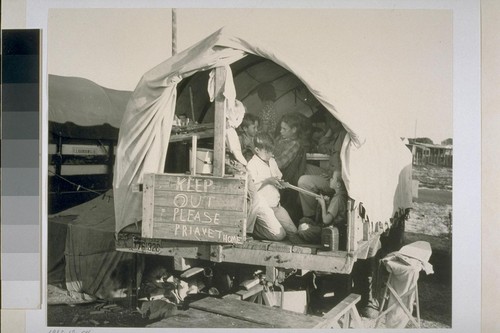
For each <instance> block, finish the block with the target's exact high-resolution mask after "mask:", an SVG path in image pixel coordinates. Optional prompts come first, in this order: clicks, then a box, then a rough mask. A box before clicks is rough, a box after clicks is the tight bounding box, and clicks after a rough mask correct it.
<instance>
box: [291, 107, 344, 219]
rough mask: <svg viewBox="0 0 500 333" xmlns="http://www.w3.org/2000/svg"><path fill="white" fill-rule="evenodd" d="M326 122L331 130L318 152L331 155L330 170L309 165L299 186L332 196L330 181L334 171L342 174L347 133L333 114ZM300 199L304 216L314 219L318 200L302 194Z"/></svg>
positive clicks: (321, 141) (300, 179)
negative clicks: (342, 158)
mask: <svg viewBox="0 0 500 333" xmlns="http://www.w3.org/2000/svg"><path fill="white" fill-rule="evenodd" d="M326 122H327V125H328V128H329V130H328V132H327V133H326V134H325V136H324V137H323V138H322V139H321V140H320V142H319V145H318V152H320V153H324V154H325V153H326V154H329V155H330V161H329V167H328V170H325V169H322V168H320V167H316V166H309V165H308V166H307V170H306V174H305V175H303V176H301V177H300V178H299V181H298V186H299V187H301V188H303V189H305V190H307V191H309V192H314V193H321V194H326V195H329V196H331V195H333V193H334V191H333V189H332V188H331V187H330V184H329V179H330V177H332V176H333V172H334V171H338V172H339V174H341V170H342V163H341V160H340V151H341V149H342V143H343V142H344V138H345V136H346V134H347V132H346V131H345V129H344V127H342V123H340V122H339V121H338V120H337V119H335V118H334V117H333V116H332V115H331V114H328V115H327V120H326ZM299 197H300V203H301V206H302V213H303V216H305V217H309V218H314V215H315V213H316V206H317V203H316V199H315V198H314V197H311V196H309V195H306V194H302V193H300V194H299Z"/></svg>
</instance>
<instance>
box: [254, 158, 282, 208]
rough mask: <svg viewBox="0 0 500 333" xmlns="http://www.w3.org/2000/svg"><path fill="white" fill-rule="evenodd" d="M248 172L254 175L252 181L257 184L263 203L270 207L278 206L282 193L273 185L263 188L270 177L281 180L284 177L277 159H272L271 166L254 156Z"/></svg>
mask: <svg viewBox="0 0 500 333" xmlns="http://www.w3.org/2000/svg"><path fill="white" fill-rule="evenodd" d="M247 170H248V171H249V172H250V174H251V175H252V179H253V181H254V182H255V187H256V188H257V192H258V194H259V197H260V199H261V200H262V202H263V203H265V204H267V205H269V207H276V206H278V204H279V202H280V192H279V191H278V189H277V188H276V187H274V186H273V185H271V184H267V185H264V186H262V182H263V181H264V180H265V179H267V178H269V177H276V178H278V179H281V177H282V176H283V174H282V173H281V171H280V169H279V168H278V164H276V161H275V159H274V158H271V159H270V160H269V164H267V163H266V162H264V161H263V160H262V159H261V158H260V157H258V156H257V155H254V156H253V157H252V158H251V159H250V161H248V165H247Z"/></svg>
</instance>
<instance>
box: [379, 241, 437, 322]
mask: <svg viewBox="0 0 500 333" xmlns="http://www.w3.org/2000/svg"><path fill="white" fill-rule="evenodd" d="M431 253H432V251H431V247H430V245H429V243H428V242H421V241H419V242H414V243H411V244H409V245H406V246H404V247H403V248H401V250H399V251H397V252H393V253H390V254H388V255H387V256H386V257H385V258H383V259H382V261H381V262H382V264H383V265H384V266H385V268H386V269H387V271H388V272H389V277H388V279H387V282H386V286H385V290H384V293H383V301H382V304H381V306H380V310H379V315H378V317H377V318H376V321H375V327H378V326H379V323H380V320H381V319H382V318H384V317H385V326H386V327H388V328H404V327H406V325H407V324H408V322H409V321H411V323H412V324H413V325H414V326H415V327H417V328H420V304H419V299H418V278H419V274H420V271H421V270H425V271H426V272H427V274H430V273H432V266H431V265H430V264H429V263H428V260H429V258H430V255H431ZM385 305H387V308H385V309H384V307H385ZM413 307H415V310H416V317H417V319H416V320H415V318H414V317H413Z"/></svg>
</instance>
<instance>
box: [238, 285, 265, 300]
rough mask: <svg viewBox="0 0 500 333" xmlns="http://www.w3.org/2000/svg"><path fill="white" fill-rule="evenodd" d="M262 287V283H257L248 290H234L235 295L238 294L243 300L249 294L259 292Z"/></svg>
mask: <svg viewBox="0 0 500 333" xmlns="http://www.w3.org/2000/svg"><path fill="white" fill-rule="evenodd" d="M262 288H263V287H262V285H260V284H258V285H256V286H253V287H252V288H250V289H248V290H238V291H237V292H236V295H238V296H240V298H241V299H243V300H244V299H247V298H249V297H250V296H253V295H255V294H257V293H260V292H261V291H262V290H263V289H262Z"/></svg>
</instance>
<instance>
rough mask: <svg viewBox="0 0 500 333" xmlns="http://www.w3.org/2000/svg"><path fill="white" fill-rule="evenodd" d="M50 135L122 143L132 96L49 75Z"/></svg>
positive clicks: (76, 80)
mask: <svg viewBox="0 0 500 333" xmlns="http://www.w3.org/2000/svg"><path fill="white" fill-rule="evenodd" d="M48 82H49V90H48V92H49V99H48V103H49V104H48V111H49V131H50V132H51V133H55V134H58V135H61V136H64V137H69V138H92V139H113V140H117V139H118V129H119V128H120V123H121V120H122V118H123V114H124V112H125V108H126V106H127V102H128V100H129V98H130V95H131V94H132V92H131V91H121V90H114V89H109V88H105V87H102V86H100V85H98V84H96V83H95V82H93V81H90V80H88V79H85V78H80V77H66V76H59V75H53V74H50V75H49V79H48Z"/></svg>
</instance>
